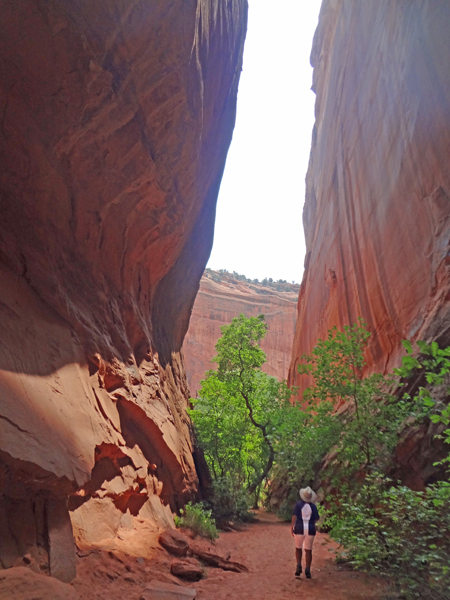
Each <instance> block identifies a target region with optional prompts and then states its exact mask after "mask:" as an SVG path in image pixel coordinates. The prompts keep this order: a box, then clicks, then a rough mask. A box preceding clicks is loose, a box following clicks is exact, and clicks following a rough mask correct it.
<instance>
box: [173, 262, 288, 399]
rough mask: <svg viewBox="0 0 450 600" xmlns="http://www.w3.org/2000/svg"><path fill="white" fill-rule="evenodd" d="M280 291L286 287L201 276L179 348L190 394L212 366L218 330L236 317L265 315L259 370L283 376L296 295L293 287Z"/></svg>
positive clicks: (232, 277)
mask: <svg viewBox="0 0 450 600" xmlns="http://www.w3.org/2000/svg"><path fill="white" fill-rule="evenodd" d="M279 287H280V288H283V287H285V288H287V291H282V290H277V289H276V288H275V287H268V286H263V285H261V284H255V283H249V282H247V281H243V280H239V279H236V278H235V277H234V276H232V275H229V274H228V275H227V274H223V273H217V272H214V271H212V272H209V273H208V272H206V273H205V274H204V275H203V277H202V279H201V282H200V289H199V292H198V295H197V298H196V300H195V303H194V308H193V310H192V315H191V321H190V324H189V330H188V333H187V335H186V339H185V341H184V345H183V352H184V360H185V364H186V374H187V379H188V384H189V389H190V391H191V394H192V395H193V396H195V395H196V394H197V392H198V390H199V389H200V380H201V379H203V378H204V376H205V371H207V370H208V369H212V368H213V364H214V363H211V359H212V358H213V356H214V355H215V345H216V342H217V340H218V339H219V337H220V335H221V331H220V328H221V327H222V325H228V324H229V323H231V321H232V319H233V318H234V317H237V316H238V315H239V314H240V313H243V314H244V315H245V316H246V317H255V316H257V315H259V314H264V315H265V316H266V321H267V325H268V331H267V333H266V337H265V338H264V340H263V341H262V344H261V347H262V348H263V350H264V352H265V353H266V355H267V363H266V364H265V365H264V367H263V370H264V371H266V372H267V373H269V375H273V376H274V377H277V378H278V379H286V378H287V373H288V368H289V361H290V357H291V349H292V338H293V335H294V328H295V318H296V306H297V292H296V290H295V287H296V286H289V285H286V284H281V285H280V286H279ZM289 288H292V289H289ZM297 289H298V288H297Z"/></svg>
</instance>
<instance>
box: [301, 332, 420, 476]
mask: <svg viewBox="0 0 450 600" xmlns="http://www.w3.org/2000/svg"><path fill="white" fill-rule="evenodd" d="M364 325H365V324H364V322H363V321H362V320H360V321H359V323H357V324H354V325H352V326H346V327H344V330H343V331H338V330H337V328H336V327H334V328H333V329H331V330H330V331H329V332H328V336H327V338H326V339H325V340H321V339H319V340H318V342H317V344H316V346H315V348H314V349H313V351H312V354H311V355H305V356H303V357H302V359H303V361H304V363H303V364H301V365H299V367H298V370H299V372H300V373H301V374H304V375H308V376H309V377H312V379H313V385H311V386H310V387H309V388H307V390H306V391H305V393H304V396H303V399H304V400H305V401H306V402H308V403H309V405H310V406H312V407H314V406H316V407H320V410H321V412H322V414H321V416H320V421H323V419H324V418H325V417H327V419H328V422H329V423H330V424H331V423H332V421H330V419H329V416H330V414H332V415H334V418H335V419H336V420H338V421H339V424H340V434H339V436H338V438H337V440H336V443H335V446H334V449H333V450H334V453H335V460H334V461H333V463H334V464H335V465H337V470H338V472H337V473H336V475H337V476H338V477H339V478H341V477H342V475H346V476H347V478H348V480H349V481H350V482H353V483H356V482H357V481H358V480H357V479H351V478H350V476H351V475H355V474H356V473H358V472H364V471H370V470H373V469H382V468H384V466H386V465H387V463H388V462H389V460H390V457H391V453H392V450H393V449H394V447H395V445H396V443H397V440H398V431H399V427H400V425H401V424H402V423H403V421H404V420H405V418H406V417H407V416H408V415H409V414H410V406H409V405H408V403H407V402H405V401H404V400H399V398H398V397H397V396H395V395H394V394H393V393H392V389H393V387H394V386H395V385H397V381H396V379H395V378H394V377H393V376H390V375H387V376H386V375H382V374H381V373H375V374H372V375H369V376H367V377H363V370H364V367H365V365H366V361H365V358H364V350H365V347H366V345H367V340H368V338H369V336H370V333H369V332H368V331H367V330H366V329H365V326H364ZM317 410H319V409H318V408H317ZM337 411H339V412H338V413H337ZM332 439H333V436H330V440H332Z"/></svg>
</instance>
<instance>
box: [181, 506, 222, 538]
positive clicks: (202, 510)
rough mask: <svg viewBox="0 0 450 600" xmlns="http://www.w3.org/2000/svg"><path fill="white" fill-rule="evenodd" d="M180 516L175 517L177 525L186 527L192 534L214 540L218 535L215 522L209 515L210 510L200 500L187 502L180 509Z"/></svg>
mask: <svg viewBox="0 0 450 600" xmlns="http://www.w3.org/2000/svg"><path fill="white" fill-rule="evenodd" d="M180 513H181V517H175V525H176V526H177V527H187V528H188V529H190V530H191V531H192V532H193V533H194V534H196V535H200V536H202V537H205V538H208V539H210V540H215V539H217V538H218V537H219V534H218V532H217V527H216V524H215V523H214V519H213V518H212V516H211V511H210V510H209V509H208V508H206V507H205V506H204V504H203V503H202V502H199V503H198V504H192V502H188V503H187V504H186V506H185V507H184V508H183V509H181V510H180Z"/></svg>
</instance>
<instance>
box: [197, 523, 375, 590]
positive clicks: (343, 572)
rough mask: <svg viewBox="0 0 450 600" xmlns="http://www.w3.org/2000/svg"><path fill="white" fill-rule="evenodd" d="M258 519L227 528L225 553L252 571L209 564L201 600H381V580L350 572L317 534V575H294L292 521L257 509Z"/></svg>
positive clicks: (201, 585)
mask: <svg viewBox="0 0 450 600" xmlns="http://www.w3.org/2000/svg"><path fill="white" fill-rule="evenodd" d="M257 519H258V521H257V522H256V523H254V524H251V525H249V526H247V527H245V528H244V529H243V530H242V531H233V532H230V533H222V534H221V536H220V540H219V542H218V544H217V545H218V548H220V551H221V552H224V551H225V552H229V553H230V554H231V559H232V560H237V561H240V562H243V563H244V564H245V565H247V566H248V568H249V569H250V572H249V573H231V572H224V571H219V570H218V569H212V568H208V569H207V572H208V577H207V579H204V580H202V581H199V582H198V583H195V584H192V586H191V587H195V589H196V590H197V592H198V596H197V597H198V600H211V599H214V600H228V599H229V600H237V599H238V600H293V599H297V598H298V599H301V600H380V599H381V598H382V597H383V592H384V591H385V585H384V583H383V582H381V581H380V580H379V579H377V578H374V577H370V576H367V575H364V574H362V573H356V572H352V571H349V570H347V569H345V568H342V567H339V566H338V565H336V564H335V563H334V561H333V553H332V552H330V549H331V548H332V544H330V543H326V536H325V535H323V534H320V533H318V534H317V536H316V540H315V545H314V553H313V564H312V569H311V574H312V579H310V580H308V579H305V577H304V575H302V576H301V578H300V579H296V578H295V577H294V571H295V551H294V540H293V538H292V536H291V535H290V527H289V524H288V523H281V522H280V521H279V520H278V519H277V517H276V516H275V515H272V514H269V513H265V512H262V511H258V513H257Z"/></svg>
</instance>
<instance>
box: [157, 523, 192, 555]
mask: <svg viewBox="0 0 450 600" xmlns="http://www.w3.org/2000/svg"><path fill="white" fill-rule="evenodd" d="M159 543H160V544H161V546H162V547H163V548H165V549H166V550H167V551H168V552H170V554H173V555H174V556H186V554H187V553H188V550H189V542H188V540H187V538H186V537H185V536H184V535H183V534H182V533H180V532H179V531H176V530H175V529H167V530H166V531H163V533H162V534H161V535H160V536H159Z"/></svg>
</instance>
